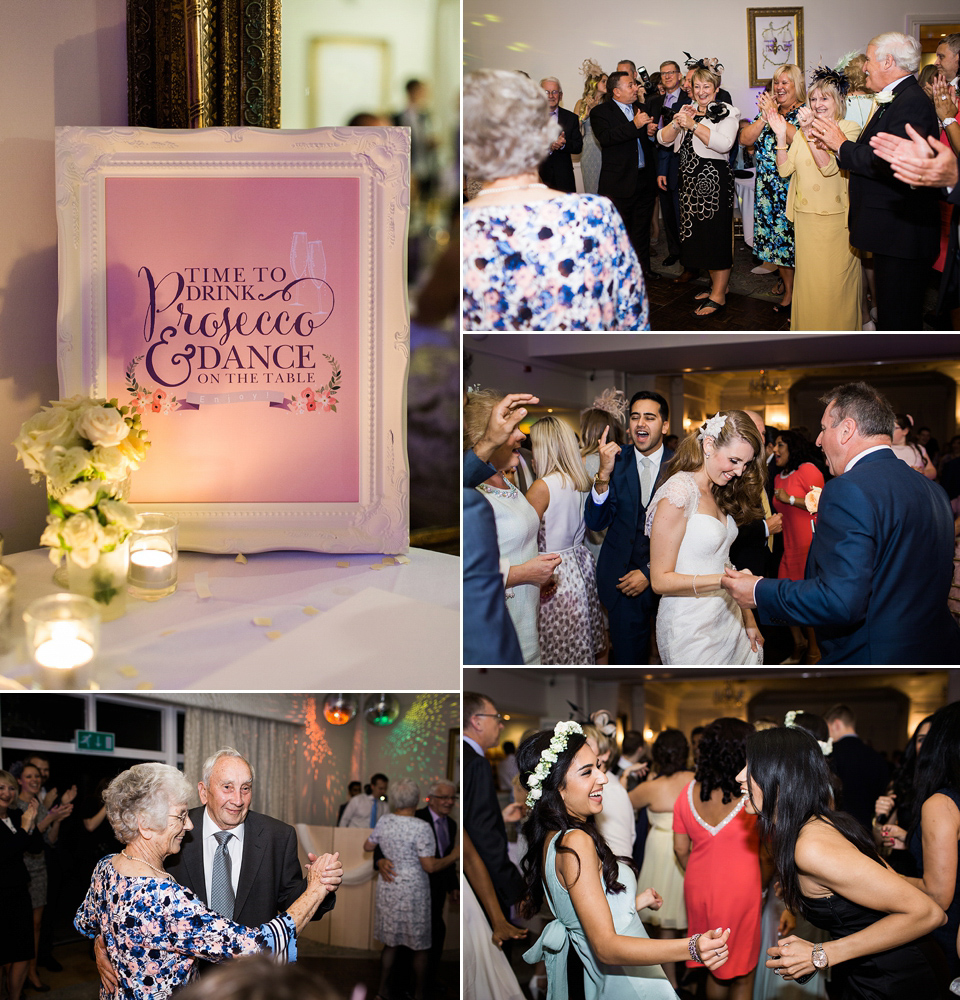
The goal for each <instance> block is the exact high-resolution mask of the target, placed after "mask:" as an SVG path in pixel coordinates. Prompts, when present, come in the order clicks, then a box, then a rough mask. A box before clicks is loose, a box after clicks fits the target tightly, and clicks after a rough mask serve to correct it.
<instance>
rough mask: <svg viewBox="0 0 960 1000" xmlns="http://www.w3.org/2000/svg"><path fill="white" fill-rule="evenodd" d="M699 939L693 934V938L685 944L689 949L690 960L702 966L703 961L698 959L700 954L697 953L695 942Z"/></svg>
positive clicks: (697, 935)
mask: <svg viewBox="0 0 960 1000" xmlns="http://www.w3.org/2000/svg"><path fill="white" fill-rule="evenodd" d="M699 938H700V935H699V934H694V935H693V937H691V938H690V940H689V941H688V942H687V947H688V948H689V949H690V960H691V961H692V962H699V963H700V964H701V965H703V959H702V958H701V957H700V953H699V952H698V951H697V941H698V939H699Z"/></svg>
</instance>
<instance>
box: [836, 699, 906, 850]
mask: <svg viewBox="0 0 960 1000" xmlns="http://www.w3.org/2000/svg"><path fill="white" fill-rule="evenodd" d="M823 719H824V722H826V724H827V729H828V730H829V732H830V739H831V740H832V741H833V751H832V752H831V754H830V756H829V758H828V760H829V763H830V768H831V770H832V771H833V772H834V773H835V774H836V775H837V777H838V778H839V779H840V781H841V788H840V802H839V803H838V805H837V808H838V809H842V810H843V811H844V812H846V813H850V815H851V816H853V817H854V819H856V820H859V821H860V823H861V824H863V827H864V830H865V831H867V832H869V831H870V829H871V827H872V825H873V814H874V806H875V804H876V801H877V797H878V796H880V795H883V794H885V793H886V791H887V785H888V784H889V781H890V768H889V767H888V766H887V762H886V761H885V760H884V759H883V757H881V756H880V754H878V753H877V751H876V750H874V749H873V748H872V747H868V746H867V744H866V743H864V742H863V740H861V739H860V737H859V736H857V730H856V726H857V717H856V716H855V715H854V714H853V712H852V711H851V710H850V709H849V708H848V707H847V706H846V705H834V707H833V708H831V709H830V710H829V711H828V712H825V713H824V715H823Z"/></svg>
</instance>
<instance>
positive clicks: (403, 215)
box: [57, 127, 409, 553]
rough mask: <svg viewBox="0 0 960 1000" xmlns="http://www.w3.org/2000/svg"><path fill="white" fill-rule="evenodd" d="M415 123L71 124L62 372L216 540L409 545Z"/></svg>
mask: <svg viewBox="0 0 960 1000" xmlns="http://www.w3.org/2000/svg"><path fill="white" fill-rule="evenodd" d="M408 176H409V140H408V136H407V133H406V131H405V130H403V129H393V128H353V129H351V128H339V129H316V130H311V131H296V132H290V131H287V132H284V131H273V130H267V129H245V128H222V129H198V130H189V131H177V130H155V129H132V128H131V129H101V128H74V127H69V128H60V129H58V130H57V203H58V225H59V237H60V307H59V314H58V352H57V354H58V364H59V372H60V389H61V393H62V394H63V395H64V396H70V395H73V394H74V393H77V392H80V393H89V394H92V395H98V396H106V397H107V398H113V397H116V398H117V399H119V400H120V401H121V402H122V403H123V404H124V405H129V406H131V407H133V408H134V409H136V410H137V411H138V412H140V413H141V414H142V420H143V424H144V426H145V427H146V428H147V430H148V432H149V435H150V438H151V440H152V442H153V446H152V448H151V450H150V453H149V454H148V456H147V459H146V461H145V462H144V463H143V465H142V467H141V469H140V471H139V472H137V473H136V474H135V475H134V477H133V483H132V492H131V501H132V502H133V503H134V504H136V505H138V506H141V507H143V508H146V507H149V508H150V509H151V510H154V509H155V510H161V511H166V512H172V513H176V514H177V515H178V517H179V519H180V524H181V528H180V539H181V545H182V546H183V547H185V548H193V549H197V550H201V551H208V552H236V551H245V552H255V551H264V550H269V549H312V550H318V551H327V552H385V553H394V552H402V551H404V550H405V549H406V547H407V542H408V518H407V510H408V504H407V482H408V477H407V466H406V449H405V412H404V402H405V387H406V373H407V360H408V353H409V351H408V330H409V323H408V313H407V301H406V289H405V267H404V254H405V243H406V226H407V206H408V197H407V193H408Z"/></svg>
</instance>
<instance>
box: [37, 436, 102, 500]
mask: <svg viewBox="0 0 960 1000" xmlns="http://www.w3.org/2000/svg"><path fill="white" fill-rule="evenodd" d="M43 463H44V467H45V468H46V470H47V476H48V477H49V479H50V482H51V483H52V485H53V489H54V490H55V491H59V490H62V489H65V488H66V487H67V486H69V485H70V484H71V483H72V482H73V481H74V480H75V479H79V478H80V477H81V476H82V475H83V474H84V473H85V472H87V471H88V470H89V469H90V452H88V451H87V450H86V448H79V447H76V448H62V447H60V446H59V445H55V446H54V447H52V448H48V449H47V452H46V454H45V455H44V459H43Z"/></svg>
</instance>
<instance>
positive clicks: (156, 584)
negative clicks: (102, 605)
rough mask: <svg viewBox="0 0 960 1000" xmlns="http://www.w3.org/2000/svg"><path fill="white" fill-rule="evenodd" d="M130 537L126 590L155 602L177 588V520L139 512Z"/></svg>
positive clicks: (135, 595) (143, 599)
mask: <svg viewBox="0 0 960 1000" xmlns="http://www.w3.org/2000/svg"><path fill="white" fill-rule="evenodd" d="M141 521H142V523H141V525H140V527H139V528H137V529H135V530H134V532H133V534H132V536H131V539H130V571H129V575H128V576H127V582H128V584H129V586H128V588H127V589H128V592H129V593H130V594H131V595H132V596H133V597H139V598H140V600H142V601H156V600H158V599H159V598H161V597H166V596H167V595H168V594H172V593H173V592H174V591H175V590H176V589H177V561H178V560H177V520H176V518H174V517H170V516H168V515H167V514H152V513H148V514H142V515H141Z"/></svg>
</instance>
